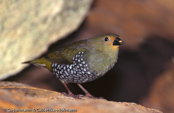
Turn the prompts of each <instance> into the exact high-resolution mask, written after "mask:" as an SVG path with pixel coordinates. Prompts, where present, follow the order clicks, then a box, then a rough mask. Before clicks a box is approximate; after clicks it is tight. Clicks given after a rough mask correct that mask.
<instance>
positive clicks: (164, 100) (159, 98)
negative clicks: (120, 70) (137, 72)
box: [142, 58, 174, 113]
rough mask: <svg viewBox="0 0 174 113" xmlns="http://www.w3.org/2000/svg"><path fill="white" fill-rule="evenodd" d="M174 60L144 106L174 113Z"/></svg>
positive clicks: (166, 112)
mask: <svg viewBox="0 0 174 113" xmlns="http://www.w3.org/2000/svg"><path fill="white" fill-rule="evenodd" d="M173 97H174V58H173V61H171V62H170V63H168V65H167V66H166V71H165V72H163V73H162V74H161V75H160V76H159V77H158V78H157V79H156V80H155V82H154V84H153V86H152V88H151V90H150V93H149V96H148V97H147V98H145V99H143V101H142V104H143V105H145V106H147V107H149V106H150V107H153V108H156V109H160V110H161V111H163V112H164V113H174V98H173Z"/></svg>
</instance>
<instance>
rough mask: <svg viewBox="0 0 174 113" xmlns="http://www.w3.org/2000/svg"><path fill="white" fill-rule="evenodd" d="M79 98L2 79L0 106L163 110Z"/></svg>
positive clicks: (90, 111) (128, 112) (116, 112)
mask: <svg viewBox="0 0 174 113" xmlns="http://www.w3.org/2000/svg"><path fill="white" fill-rule="evenodd" d="M78 97H79V98H75V97H70V96H66V95H64V94H61V93H59V92H53V91H49V90H44V89H39V88H34V87H30V86H27V85H24V84H19V83H15V82H1V83H0V110H3V111H7V112H9V111H11V112H12V111H14V110H16V111H17V110H20V111H21V110H28V111H34V112H40V111H43V112H46V111H45V110H47V112H48V111H49V112H51V111H54V110H55V111H56V112H57V110H59V112H61V111H64V112H65V111H66V112H70V111H71V112H77V113H96V112H100V113H161V112H160V111H158V110H155V109H150V108H146V107H143V106H141V105H137V104H135V103H126V102H123V103H122V102H112V101H107V100H105V99H97V98H89V97H84V96H78Z"/></svg>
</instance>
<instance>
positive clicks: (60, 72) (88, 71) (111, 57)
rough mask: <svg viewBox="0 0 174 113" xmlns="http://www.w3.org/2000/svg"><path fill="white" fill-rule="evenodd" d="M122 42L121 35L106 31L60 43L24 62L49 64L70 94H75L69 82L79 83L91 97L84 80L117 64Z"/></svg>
mask: <svg viewBox="0 0 174 113" xmlns="http://www.w3.org/2000/svg"><path fill="white" fill-rule="evenodd" d="M122 44H123V41H122V40H121V38H120V36H119V35H117V34H104V35H99V36H95V37H93V38H88V39H85V40H80V41H77V42H74V43H71V44H67V45H64V46H61V47H58V48H57V49H56V50H55V51H53V52H51V53H49V54H48V55H46V56H43V57H41V58H38V59H35V60H30V61H26V62H24V63H29V64H34V65H37V66H41V67H45V68H47V69H48V70H49V71H51V72H52V73H53V74H54V75H55V76H56V77H57V78H58V79H59V80H60V81H61V82H62V84H63V85H64V86H65V88H66V89H67V91H68V95H74V94H73V93H72V92H71V91H70V89H69V88H68V86H67V84H68V83H76V84H77V85H78V86H79V87H80V88H81V89H82V90H83V92H84V93H85V96H88V97H91V96H92V95H91V94H90V93H89V92H88V91H87V90H86V89H85V88H84V87H83V86H82V85H81V84H82V83H86V82H90V81H94V80H96V79H98V78H100V77H102V76H103V75H105V73H106V72H108V71H109V70H110V69H111V68H113V66H114V65H115V63H116V62H117V60H118V53H119V47H120V45H122Z"/></svg>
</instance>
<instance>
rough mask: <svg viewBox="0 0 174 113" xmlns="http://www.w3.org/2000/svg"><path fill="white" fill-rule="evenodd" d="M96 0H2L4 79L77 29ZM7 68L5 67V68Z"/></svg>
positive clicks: (0, 75)
mask: <svg viewBox="0 0 174 113" xmlns="http://www.w3.org/2000/svg"><path fill="white" fill-rule="evenodd" d="M91 3H92V0H83V1H81V0H71V1H68V2H67V1H65V0H51V1H49V0H48V1H42V0H36V1H25V0H17V1H15V0H11V1H8V0H3V1H1V2H0V7H1V10H0V15H1V17H0V49H1V52H0V62H1V63H0V69H1V70H0V79H4V78H7V77H9V76H11V75H14V74H15V73H17V72H19V71H21V70H22V69H23V68H24V67H26V65H21V62H24V61H26V60H31V59H33V58H36V57H38V56H39V55H41V54H43V52H45V51H46V50H47V49H48V46H49V45H50V44H52V43H53V42H55V41H57V40H59V39H61V38H63V37H65V36H67V35H68V34H70V33H72V32H73V31H74V30H76V29H77V28H78V27H79V25H80V24H81V22H82V21H83V20H84V17H85V15H86V13H87V12H88V9H89V7H90V5H91ZM2 68H3V69H2Z"/></svg>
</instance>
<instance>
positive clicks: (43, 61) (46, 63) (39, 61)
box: [22, 58, 52, 71]
mask: <svg viewBox="0 0 174 113" xmlns="http://www.w3.org/2000/svg"><path fill="white" fill-rule="evenodd" d="M22 64H33V65H36V66H41V67H46V68H48V69H49V70H50V71H52V68H51V64H52V63H51V62H50V61H48V60H46V59H45V58H40V59H36V60H31V61H26V62H22Z"/></svg>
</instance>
